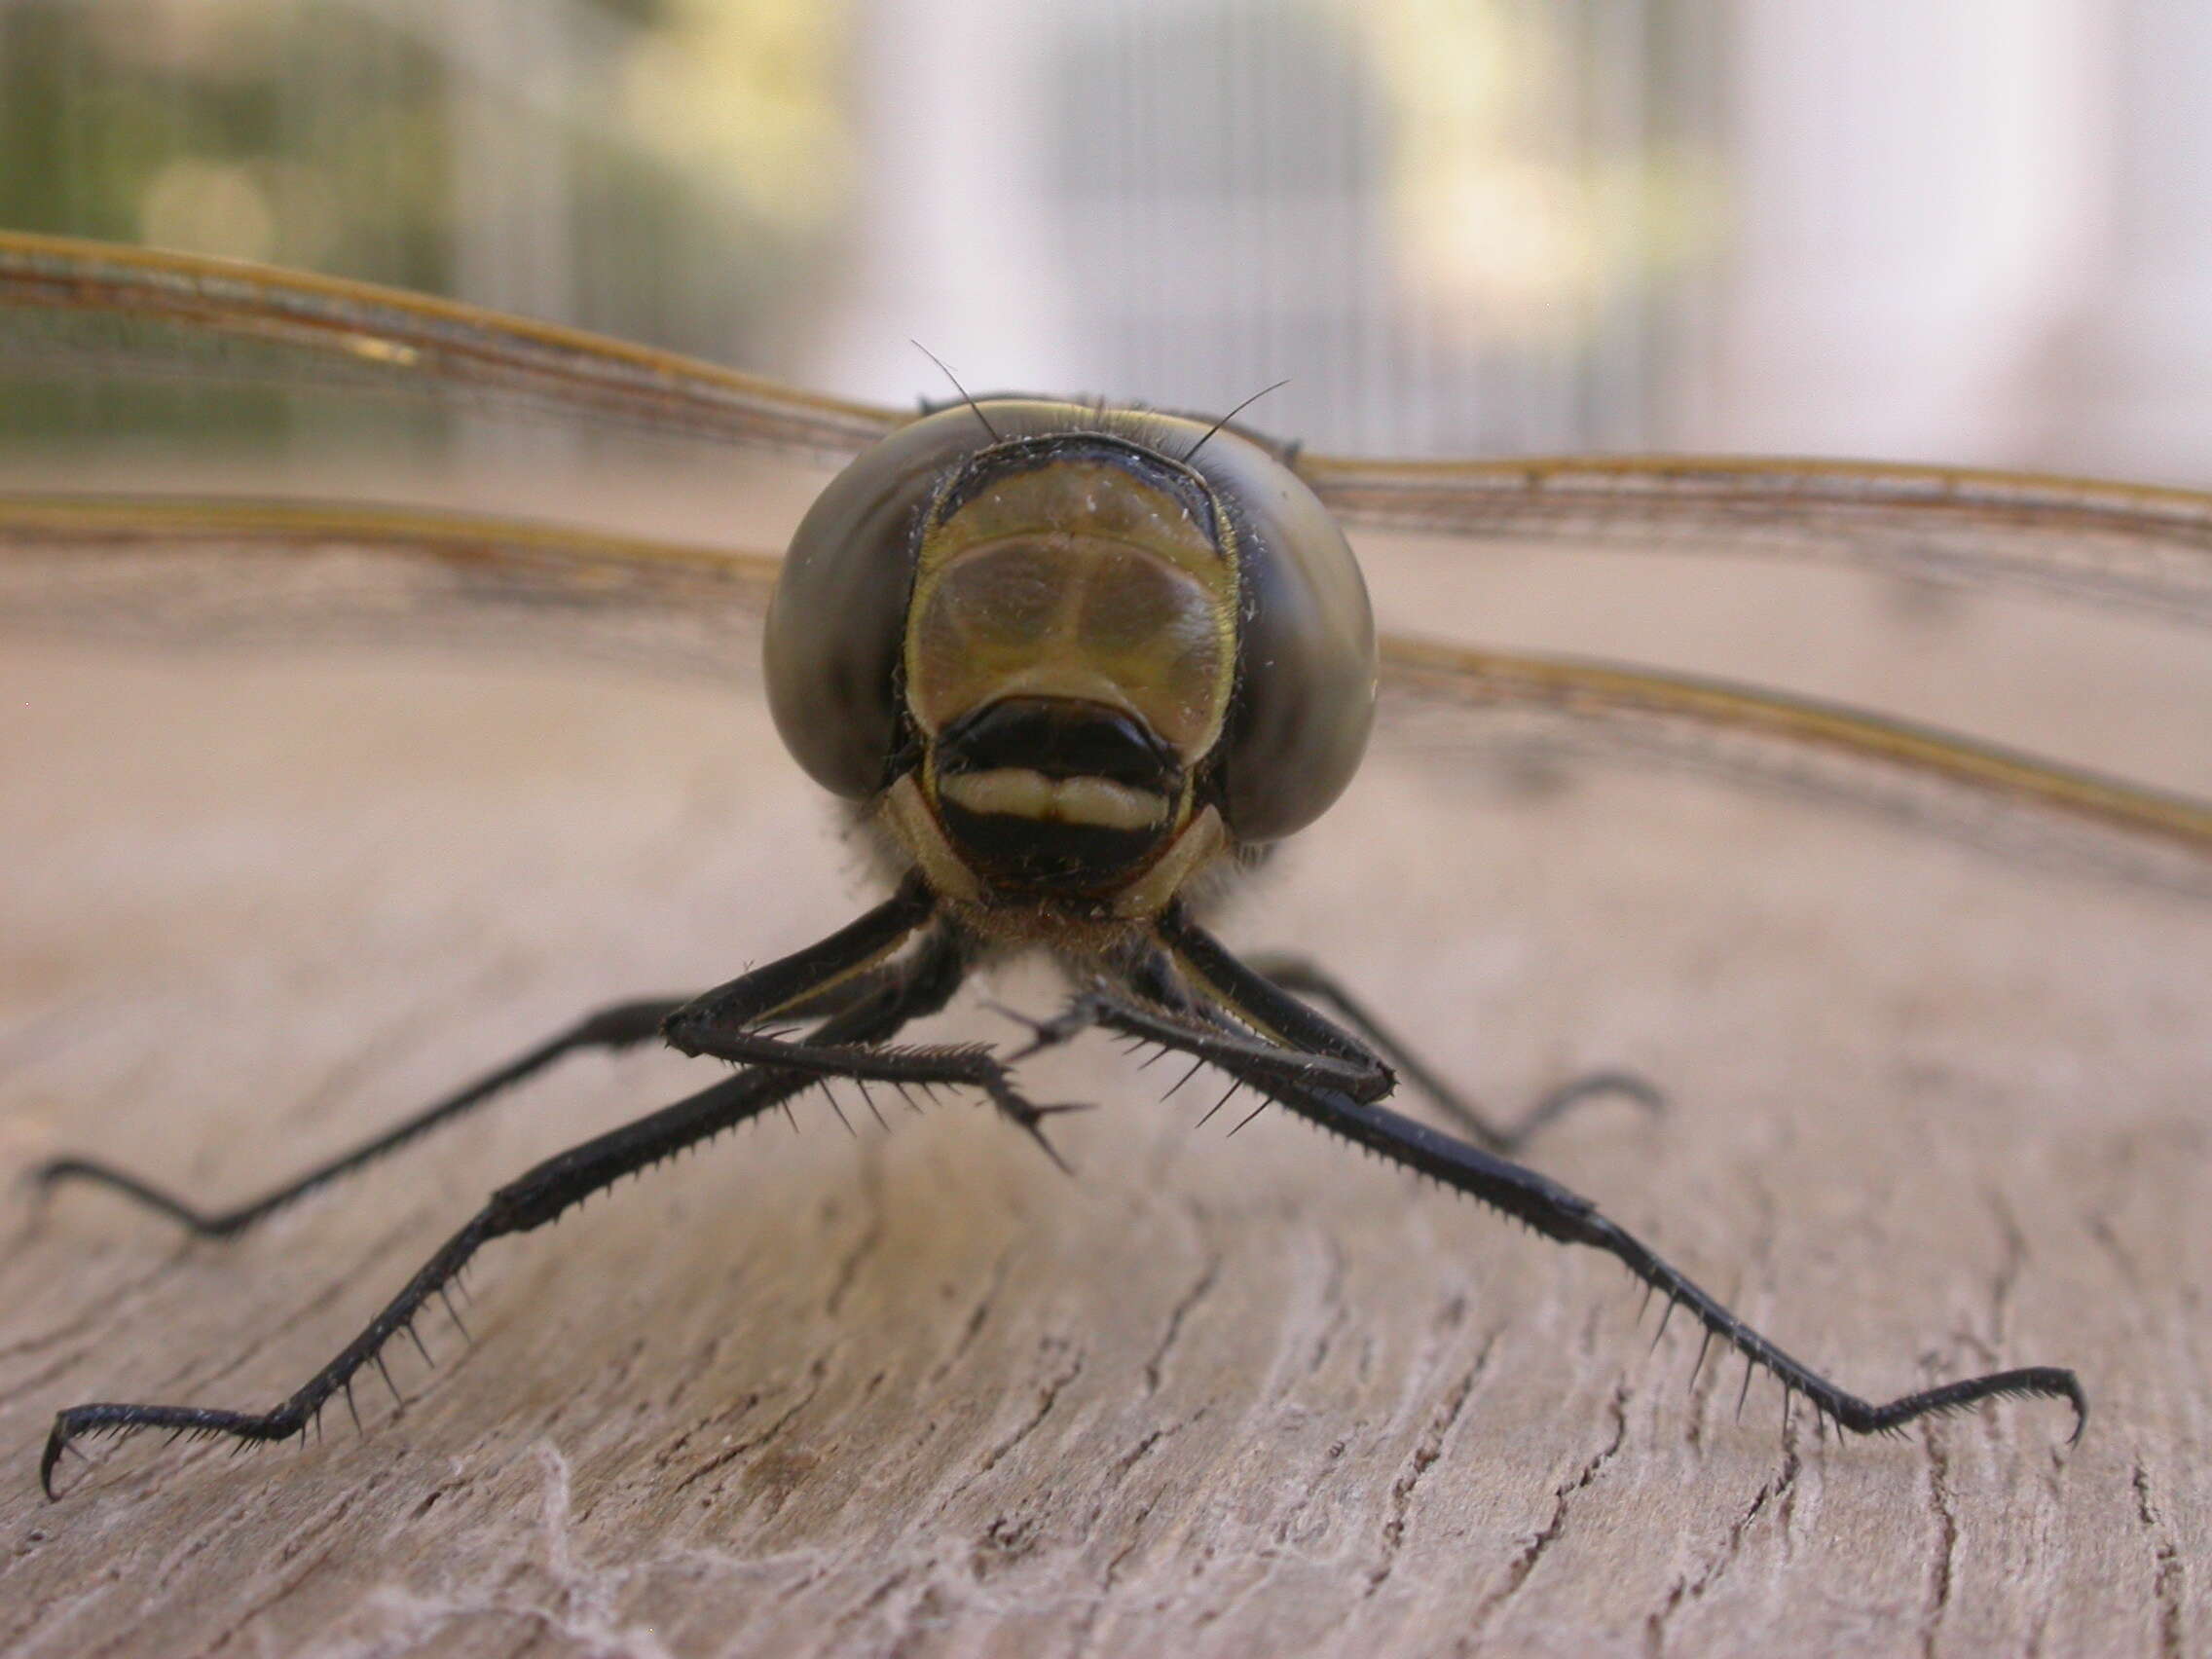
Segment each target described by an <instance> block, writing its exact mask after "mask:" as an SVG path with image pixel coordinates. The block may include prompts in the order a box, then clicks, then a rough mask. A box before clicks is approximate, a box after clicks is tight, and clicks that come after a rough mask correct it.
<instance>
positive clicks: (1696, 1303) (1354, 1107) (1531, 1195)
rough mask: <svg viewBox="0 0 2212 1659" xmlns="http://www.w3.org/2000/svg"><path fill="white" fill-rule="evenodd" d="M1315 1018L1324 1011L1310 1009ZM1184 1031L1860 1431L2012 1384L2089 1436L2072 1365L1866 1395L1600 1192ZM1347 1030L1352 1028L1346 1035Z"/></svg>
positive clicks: (1216, 992)
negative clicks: (1673, 1313) (1606, 1269)
mask: <svg viewBox="0 0 2212 1659" xmlns="http://www.w3.org/2000/svg"><path fill="white" fill-rule="evenodd" d="M1158 931H1159V934H1160V938H1161V943H1162V944H1164V945H1165V946H1166V948H1167V950H1168V951H1169V952H1170V953H1171V955H1172V956H1173V959H1174V961H1175V963H1176V965H1177V967H1178V968H1179V969H1180V970H1181V971H1182V974H1183V976H1184V977H1185V978H1186V979H1187V980H1188V982H1189V983H1190V984H1191V985H1192V986H1193V987H1194V988H1195V990H1196V991H1197V993H1198V996H1199V997H1201V998H1203V999H1207V1000H1211V1001H1212V1002H1214V1003H1215V1004H1216V1005H1217V1006H1218V1008H1219V1010H1220V1011H1221V1012H1223V1013H1225V1014H1228V1015H1229V1016H1231V1017H1233V1018H1235V1019H1236V1020H1237V1021H1238V1022H1240V1023H1241V1024H1243V1025H1245V1026H1247V1027H1248V1028H1250V1029H1252V1030H1254V1031H1258V1032H1262V1033H1270V1034H1273V1035H1277V1036H1280V1037H1282V1038H1283V1039H1284V1041H1286V1042H1288V1043H1291V1044H1293V1045H1299V1046H1303V1039H1304V1038H1305V1037H1306V1036H1308V1035H1309V1033H1308V1032H1306V1031H1303V1030H1302V1029H1301V1027H1300V1025H1299V1022H1298V1019H1297V1017H1296V1015H1295V1013H1293V1012H1291V1010H1295V1008H1296V1006H1297V1005H1296V1004H1295V1003H1294V1002H1293V999H1291V998H1290V997H1289V996H1288V995H1287V994H1286V993H1285V992H1283V991H1282V990H1281V989H1280V988H1278V986H1277V985H1276V984H1275V983H1274V982H1273V981H1272V980H1270V979H1268V978H1266V977H1262V976H1261V975H1260V974H1258V973H1257V972H1255V971H1254V970H1253V969H1251V968H1249V967H1247V966H1245V965H1244V964H1243V963H1241V962H1239V961H1238V960H1237V959H1236V958H1235V956H1233V955H1231V954H1230V952H1229V951H1228V950H1227V949H1225V948H1224V947H1223V946H1222V945H1221V944H1220V943H1219V942H1218V941H1216V940H1214V939H1213V938H1212V937H1211V936H1210V935H1208V934H1206V933H1204V932H1203V931H1202V930H1200V929H1199V928H1198V927H1197V926H1196V925H1194V924H1193V923H1191V922H1190V921H1188V920H1187V919H1186V918H1184V917H1183V916H1182V915H1181V914H1180V913H1179V912H1178V911H1176V910H1172V909H1171V910H1169V911H1168V912H1167V913H1166V914H1165V915H1163V916H1162V917H1161V921H1160V923H1159V929H1158ZM1285 1004H1290V1005H1291V1010H1286V1008H1285V1006H1284V1005H1285ZM1137 1012H1139V1013H1141V1012H1142V1011H1141V1010H1139V1011H1137ZM1308 1017H1309V1018H1317V1016H1313V1015H1311V1014H1310V1013H1309V1014H1308ZM1099 1023H1101V1024H1104V1025H1107V1026H1110V1027H1114V1028H1117V1029H1129V1028H1131V1027H1132V1025H1133V1024H1134V1023H1135V1022H1133V1021H1131V1020H1130V1019H1129V1017H1128V1012H1127V1005H1123V1006H1120V1007H1108V1008H1106V1009H1105V1010H1103V1011H1102V1012H1101V1013H1100V1014H1099ZM1186 1029H1189V1028H1188V1027H1187V1026H1186V1024H1185V1022H1184V1021H1183V1020H1180V1019H1158V1018H1153V1019H1149V1020H1147V1021H1146V1022H1145V1028H1144V1030H1143V1032H1142V1034H1143V1035H1145V1036H1147V1037H1149V1038H1152V1039H1153V1040H1155V1041H1160V1042H1164V1043H1167V1044H1168V1045H1169V1046H1170V1047H1179V1048H1181V1049H1182V1050H1183V1051H1184V1052H1187V1053H1190V1054H1192V1055H1194V1056H1195V1057H1196V1056H1200V1055H1202V1056H1203V1057H1204V1058H1206V1059H1208V1060H1209V1061H1210V1062H1211V1063H1213V1064H1214V1065H1216V1066H1218V1067H1219V1068H1220V1069H1222V1070H1223V1071H1226V1072H1228V1073H1229V1074H1230V1075H1231V1076H1232V1077H1234V1078H1235V1079H1236V1080H1237V1081H1238V1082H1240V1083H1243V1084H1245V1085H1246V1086H1248V1087H1249V1088H1252V1089H1254V1090H1255V1091H1257V1092H1258V1093H1260V1094H1262V1095H1264V1096H1265V1097H1267V1098H1268V1099H1270V1100H1272V1101H1275V1102H1277V1103H1278V1104H1280V1105H1281V1106H1283V1107H1285V1108H1287V1109H1288V1110H1289V1111H1291V1112H1294V1113H1296V1114H1297V1115H1298V1116H1299V1117H1301V1118H1304V1119H1306V1120H1307V1121H1308V1122H1309V1123H1311V1124H1317V1125H1319V1126H1320V1127H1322V1128H1324V1129H1327V1130H1329V1131H1330V1132H1331V1133H1333V1134H1337V1135H1340V1136H1342V1137H1343V1138H1344V1139H1346V1140H1347V1141H1350V1142H1351V1143H1352V1144H1353V1145H1355V1146H1360V1147H1364V1148H1366V1149H1367V1150H1368V1151H1370V1152H1374V1153H1377V1154H1379V1155H1380V1156H1382V1157H1383V1158H1386V1159H1388V1160H1389V1161H1391V1162H1393V1163H1397V1164H1399V1165H1401V1166H1403V1167H1405V1168H1408V1169H1412V1170H1416V1171H1418V1172H1419V1173H1420V1174H1423V1175H1426V1176H1429V1177H1431V1178H1432V1179H1434V1180H1436V1181H1438V1182H1440V1183H1441V1184H1443V1185H1444V1186H1447V1187H1450V1188H1453V1189H1454V1190H1455V1191H1457V1192H1460V1193H1464V1194H1465V1195H1466V1196H1467V1197H1469V1198H1475V1199H1477V1200H1479V1201H1481V1202H1483V1203H1486V1204H1489V1205H1491V1206H1492V1207H1493V1208H1494V1209H1497V1210H1500V1211H1502V1212H1503V1213H1505V1214H1506V1215H1509V1216H1512V1217H1513V1218H1515V1219H1516V1220H1518V1221H1521V1222H1524V1223H1526V1224H1527V1225H1528V1226H1529V1227H1530V1228H1532V1229H1533V1230H1534V1231H1536V1232H1537V1233H1540V1234H1542V1235H1544V1236H1545V1237H1547V1238H1552V1239H1556V1240H1558V1241H1559V1242H1560V1243H1563V1244H1581V1245H1586V1246H1588V1247H1589V1248H1591V1249H1595V1250H1603V1251H1604V1252H1605V1253H1606V1254H1607V1255H1610V1256H1612V1257H1614V1258H1615V1259H1616V1260H1618V1261H1619V1262H1620V1263H1621V1264H1622V1265H1623V1266H1625V1267H1626V1268H1627V1269H1628V1271H1629V1272H1632V1273H1634V1274H1635V1275H1636V1276H1637V1277H1638V1278H1639V1279H1641V1280H1642V1281H1643V1282H1644V1283H1645V1284H1646V1285H1649V1286H1650V1287H1651V1288H1652V1289H1653V1290H1656V1291H1658V1292H1659V1293H1660V1294H1661V1295H1663V1296H1665V1297H1666V1298H1667V1300H1668V1302H1669V1304H1670V1305H1671V1306H1674V1307H1680V1308H1683V1309H1687V1310H1688V1311H1689V1312H1690V1313H1691V1315H1692V1316H1694V1317H1695V1318H1696V1319H1697V1321H1698V1322H1699V1323H1700V1324H1701V1325H1703V1326H1704V1327H1705V1329H1706V1331H1707V1332H1708V1333H1709V1334H1710V1335H1711V1336H1712V1337H1713V1338H1714V1339H1717V1340H1718V1341H1720V1342H1722V1343H1725V1344H1726V1345H1727V1346H1730V1347H1733V1348H1734V1349H1735V1350H1736V1351H1737V1352H1738V1353H1740V1354H1742V1355H1743V1356H1744V1358H1745V1360H1746V1361H1747V1369H1746V1377H1747V1381H1748V1379H1749V1376H1750V1371H1751V1368H1753V1367H1756V1368H1759V1369H1763V1370H1765V1371H1767V1372H1769V1373H1770V1374H1771V1375H1773V1377H1774V1378H1775V1379H1776V1380H1777V1381H1778V1382H1780V1383H1781V1384H1782V1386H1783V1388H1784V1389H1785V1391H1786V1392H1787V1393H1789V1394H1802V1395H1803V1396H1804V1397H1805V1398H1806V1399H1807V1400H1809V1401H1811V1402H1812V1404H1813V1406H1814V1407H1815V1409H1816V1410H1818V1411H1819V1412H1821V1413H1822V1414H1823V1415H1825V1416H1826V1417H1829V1418H1832V1419H1835V1421H1836V1422H1837V1423H1839V1424H1841V1425H1842V1426H1843V1427H1845V1428H1848V1429H1851V1430H1853V1431H1854V1432H1856V1433H1860V1434H1870V1433H1876V1432H1882V1431H1889V1430H1895V1429H1897V1428H1899V1427H1900V1426H1901V1425H1902V1424H1904V1423H1907V1422H1910V1421H1912V1420H1913V1419H1916V1418H1923V1417H1930V1416H1934V1415H1936V1414H1938V1413H1942V1412H1948V1411H1955V1410H1957V1409H1959V1408H1960V1407H1963V1406H1968V1405H1972V1404H1973V1403H1974V1402H1975V1401H1978V1400H1986V1399H1993V1398H1996V1397H1999V1396H2002V1395H2012V1394H2017V1395H2041V1396H2045V1397H2047V1398H2051V1399H2062V1400H2065V1401H2066V1402H2068V1403H2069V1404H2070V1405H2071V1406H2072V1407H2073V1408H2074V1414H2075V1423H2074V1435H2075V1438H2076V1439H2079V1438H2080V1437H2081V1433H2082V1429H2083V1425H2084V1424H2085V1423H2086V1422H2087V1420H2088V1402H2087V1398H2086V1396H2085V1395H2084V1394H2083V1390H2082V1384H2081V1381H2080V1380H2079V1379H2078V1378H2077V1377H2076V1376H2075V1375H2074V1373H2073V1372H2071V1371H2068V1370H2063V1369H2061V1368H2059V1367H2056V1366H2028V1367H2024V1368H2021V1369H2017V1370H2011V1371H1999V1372H1993V1373H1990V1374H1989V1375H1987V1376H1983V1377H1970V1378H1966V1379H1964V1380H1962V1381H1960V1382H1956V1383H1943V1384H1941V1385H1940V1386H1937V1387H1934V1388H1926V1389H1921V1390H1919V1391H1917V1392H1914V1393H1909V1394H1903V1395H1900V1396H1899V1397H1898V1398H1896V1399H1894V1400H1887V1401H1874V1400H1865V1399H1862V1398H1860V1397H1859V1396H1858V1395H1856V1394H1853V1393H1850V1392H1848V1391H1846V1390H1845V1389H1843V1388H1841V1387H1839V1386H1837V1385H1836V1384H1835V1383H1831V1382H1830V1381H1828V1379H1826V1378H1825V1377H1824V1376H1822V1375H1821V1374H1820V1373H1819V1372H1816V1371H1814V1370H1813V1369H1812V1368H1811V1367H1810V1366H1808V1365H1806V1364H1804V1363H1803V1362H1802V1361H1800V1360H1797V1359H1794V1358H1792V1357H1791V1356H1790V1355H1789V1354H1788V1353H1786V1352H1784V1351H1783V1350H1782V1349H1781V1348H1780V1347H1778V1346H1775V1345H1774V1344H1773V1343H1772V1342H1770V1341H1769V1340H1768V1339H1767V1338H1766V1337H1765V1336H1764V1335H1762V1334H1761V1333H1760V1332H1758V1331H1756V1330H1754V1329H1752V1328H1751V1326H1750V1325H1748V1324H1746V1323H1745V1322H1744V1321H1743V1320H1742V1319H1741V1318H1739V1317H1737V1315H1736V1314H1735V1313H1733V1312H1731V1311H1730V1310H1729V1309H1727V1308H1726V1307H1725V1306H1723V1305H1722V1304H1721V1303H1720V1302H1719V1301H1718V1300H1716V1299H1715V1298H1714V1297H1713V1296H1712V1295H1710V1294H1709V1293H1708V1292H1706V1291H1705V1290H1704V1289H1702V1288H1700V1287H1699V1286H1698V1285H1697V1284H1696V1283H1694V1282H1693V1281H1692V1280H1691V1279H1690V1278H1689V1277H1688V1275H1686V1274H1685V1273H1683V1272H1681V1271H1680V1270H1679V1269H1677V1268H1676V1267H1674V1266H1673V1265H1671V1264H1670V1263H1668V1262H1666V1261H1665V1260H1663V1259H1662V1258H1661V1257H1660V1256H1659V1255H1658V1253H1657V1252H1655V1251H1654V1250H1652V1249H1651V1248H1650V1246H1648V1245H1647V1244H1645V1243H1643V1242H1642V1241H1641V1239H1639V1238H1637V1237H1636V1236H1635V1235H1632V1234H1630V1233H1629V1232H1628V1231H1627V1230H1626V1229H1624V1228H1621V1227H1619V1226H1618V1225H1616V1224H1615V1223H1613V1222H1611V1221H1609V1220H1607V1219H1606V1218H1605V1217H1604V1215H1602V1214H1601V1213H1600V1212H1599V1209H1598V1206H1597V1205H1596V1204H1595V1203H1594V1202H1592V1201H1591V1200H1590V1199H1588V1198H1583V1197H1582V1196H1581V1195H1580V1194H1578V1193H1575V1192H1572V1191H1570V1190H1569V1189H1567V1187H1564V1186H1562V1185H1560V1184H1559V1183H1558V1182H1556V1181H1554V1180H1551V1179H1550V1178H1549V1177H1547V1176H1544V1175H1540V1174H1538V1173H1537V1172H1536V1171H1535V1170H1533V1169H1529V1168H1525V1167H1524V1166H1522V1165H1521V1164H1518V1163H1514V1162H1511V1161H1508V1160H1506V1159H1504V1158H1502V1157H1499V1156H1497V1155H1495V1154H1493V1153H1490V1152H1486V1151H1484V1150H1483V1149H1482V1148H1480V1147H1476V1146H1472V1145H1469V1144H1468V1143H1467V1142H1465V1141H1461V1140H1456V1139H1455V1138H1454V1137H1452V1136H1450V1135H1448V1134H1445V1133H1443V1132H1442V1131H1440V1130H1437V1129H1432V1128H1430V1127H1429V1126H1428V1125H1426V1124H1420V1123H1417V1122H1415V1121H1414V1120H1413V1119H1411V1118H1407V1117H1404V1116H1401V1115H1400V1114H1398V1113H1396V1112H1392V1111H1389V1110H1388V1109H1386V1108H1384V1107H1383V1106H1380V1105H1377V1104H1374V1103H1373V1102H1372V1101H1366V1100H1360V1099H1357V1098H1354V1097H1353V1096H1352V1095H1350V1094H1349V1093H1347V1092H1346V1091H1344V1090H1342V1089H1338V1088H1331V1087H1328V1086H1327V1085H1326V1084H1321V1083H1307V1082H1300V1081H1298V1080H1297V1079H1296V1076H1295V1074H1294V1072H1292V1071H1291V1070H1290V1069H1288V1068H1286V1067H1285V1066H1284V1065H1283V1064H1281V1063H1279V1062H1277V1063H1273V1064H1260V1063H1257V1062H1255V1061H1253V1060H1251V1059H1249V1058H1247V1057H1245V1056H1244V1055H1243V1054H1242V1053H1241V1052H1240V1051H1237V1050H1236V1049H1235V1048H1231V1047H1227V1046H1222V1045H1213V1046H1211V1047H1210V1048H1208V1049H1201V1048H1199V1047H1198V1045H1197V1044H1195V1043H1191V1044H1182V1043H1177V1042H1176V1041H1174V1034H1175V1033H1177V1032H1179V1031H1183V1030H1186ZM1330 1029H1332V1030H1333V1028H1330ZM1337 1035H1338V1037H1339V1038H1340V1039H1341V1038H1342V1033H1338V1034H1337Z"/></svg>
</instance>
